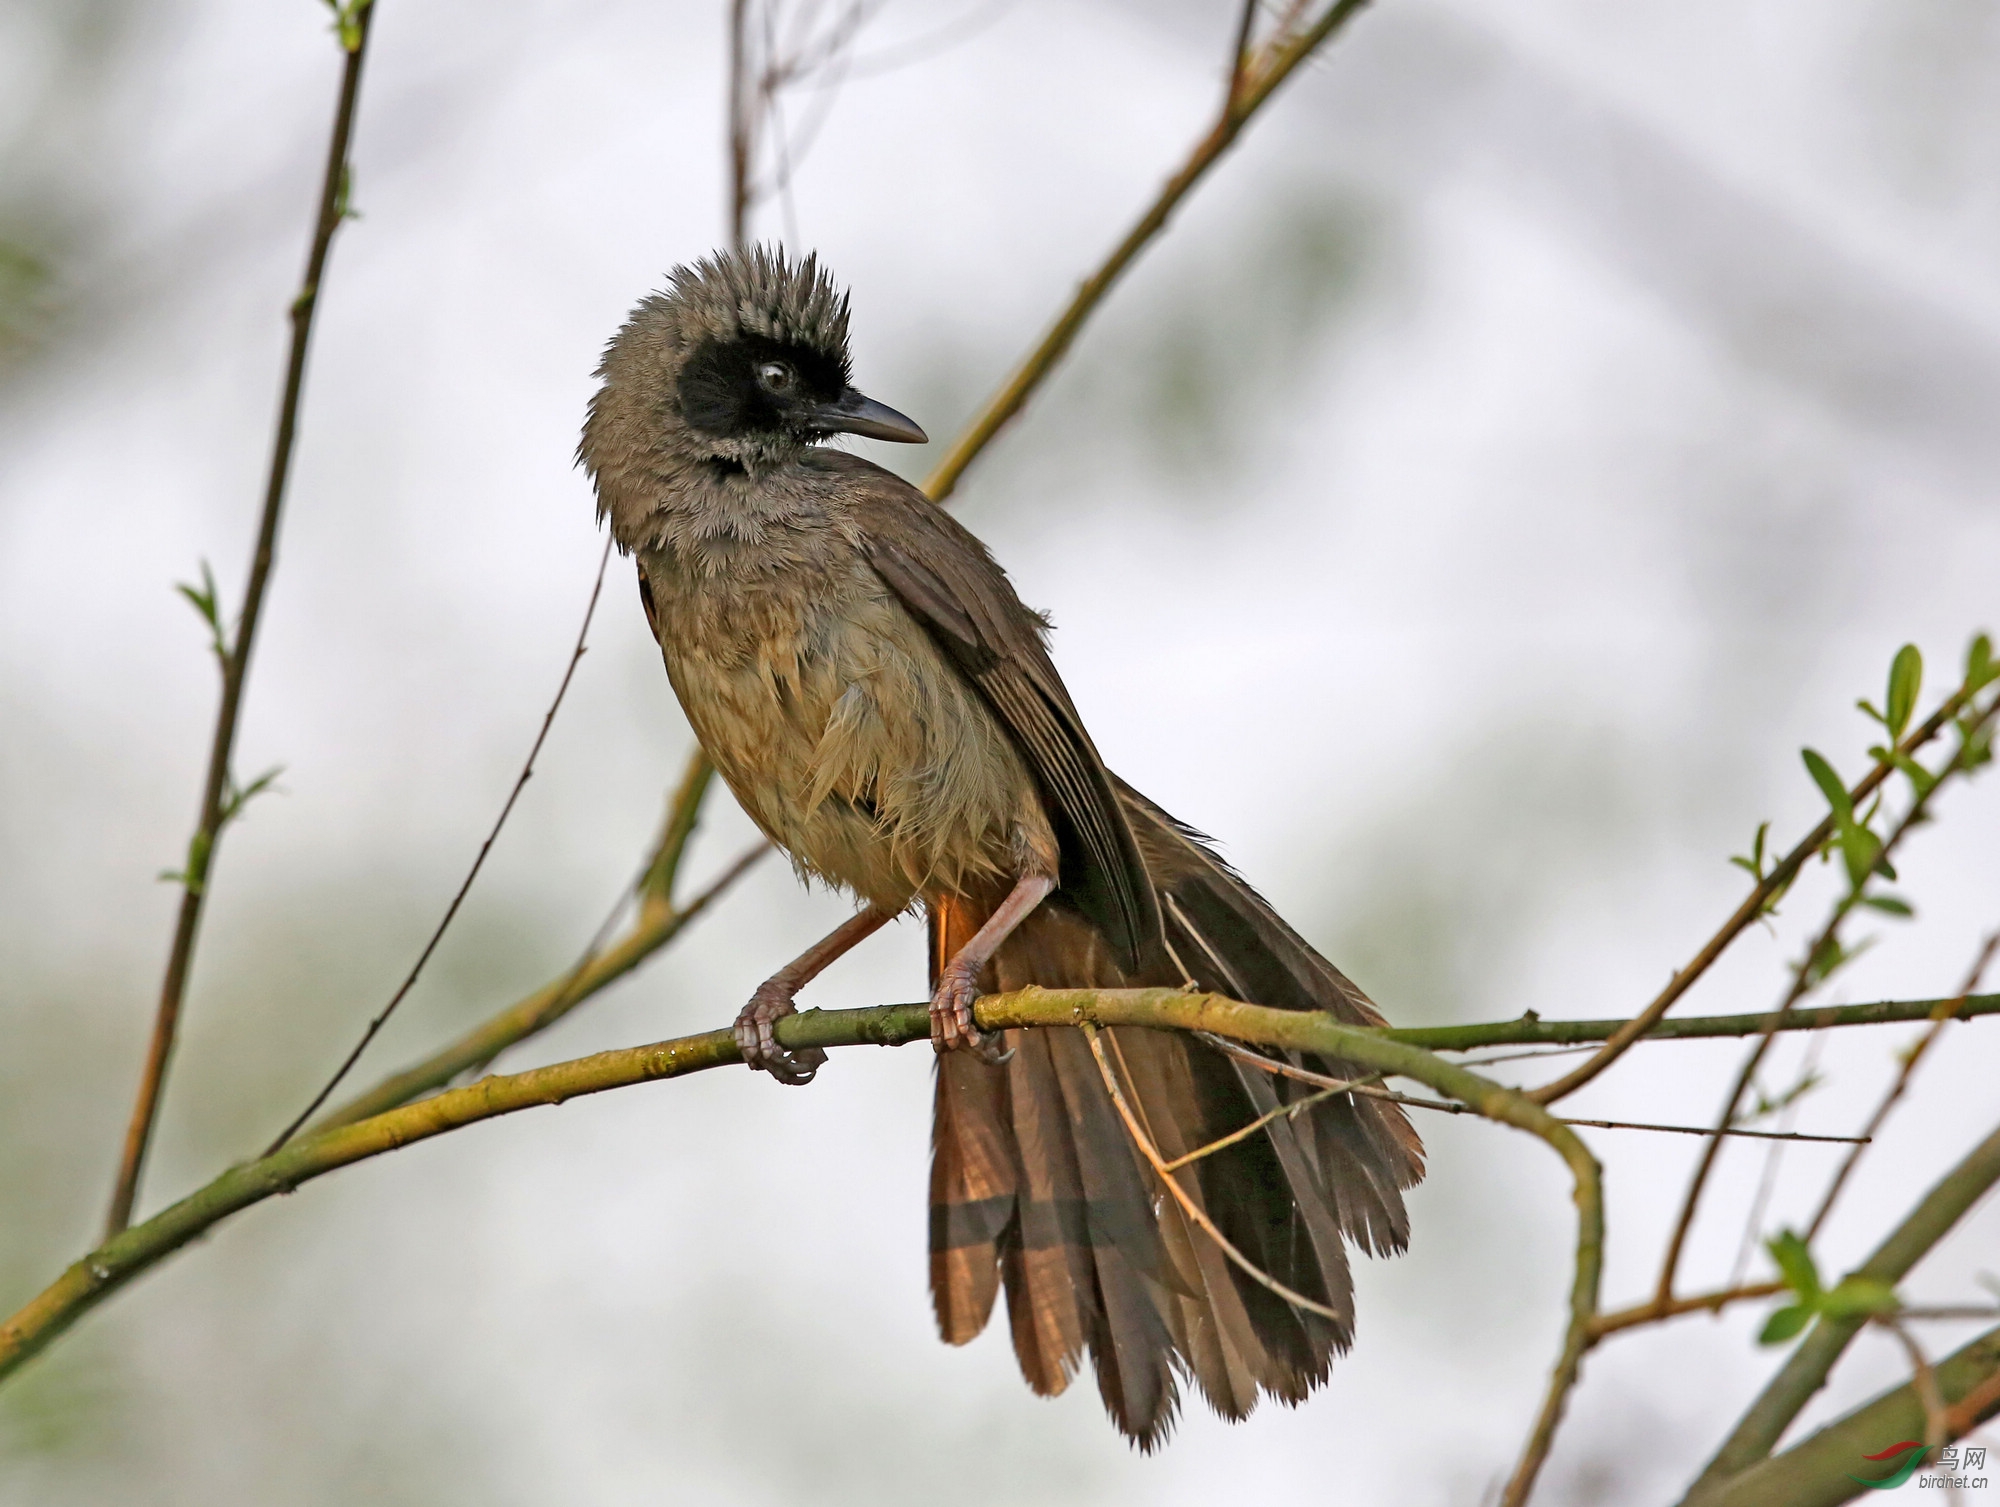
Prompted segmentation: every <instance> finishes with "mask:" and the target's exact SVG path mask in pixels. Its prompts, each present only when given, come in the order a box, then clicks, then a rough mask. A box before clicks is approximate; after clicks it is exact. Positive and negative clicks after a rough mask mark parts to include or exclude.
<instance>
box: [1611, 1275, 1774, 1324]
mask: <svg viewBox="0 0 2000 1507" xmlns="http://www.w3.org/2000/svg"><path fill="white" fill-rule="evenodd" d="M1783 1291H1785V1284H1784V1283H1782V1282H1749V1283H1745V1284H1744V1285H1743V1286H1741V1287H1725V1288H1723V1289H1721V1290H1720V1291H1718V1292H1705V1293H1698V1294H1696V1295H1694V1296H1692V1297H1686V1298H1674V1299H1671V1300H1670V1301H1668V1302H1665V1303H1662V1302H1660V1301H1659V1300H1658V1299H1657V1298H1653V1299H1648V1300H1647V1301H1646V1302H1644V1303H1640V1304H1638V1305H1637V1306H1636V1307H1632V1308H1619V1309H1615V1310H1613V1311H1612V1312H1610V1313H1607V1314H1603V1315H1601V1316H1600V1317H1599V1318H1598V1320H1597V1333H1598V1336H1599V1337H1600V1338H1602V1337H1603V1336H1605V1335H1611V1334H1617V1333H1619V1332H1620V1331H1622V1330H1626V1329H1636V1328H1638V1327H1639V1326H1640V1325H1641V1324H1657V1323H1660V1322H1661V1321H1662V1320H1665V1319H1676V1318H1679V1317H1680V1316H1681V1315H1682V1314H1684V1313H1720V1312H1722V1310H1723V1309H1725V1308H1728V1307H1729V1306H1731V1305H1732V1304H1735V1303H1743V1302H1747V1301H1749V1300H1750V1299H1752V1298H1768V1297H1771V1296H1773V1295H1774V1294H1776V1293H1781V1292H1783Z"/></svg>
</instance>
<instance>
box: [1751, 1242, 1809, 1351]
mask: <svg viewBox="0 0 2000 1507" xmlns="http://www.w3.org/2000/svg"><path fill="white" fill-rule="evenodd" d="M1764 1249H1766V1250H1767V1251H1769V1252H1770V1253H1771V1259H1772V1260H1773V1261H1775V1262H1777V1263H1778V1275H1779V1276H1781V1277H1783V1278H1784V1279H1785V1286H1787V1287H1789V1288H1790V1289H1791V1290H1792V1291H1793V1292H1795V1293H1797V1294H1798V1295H1799V1297H1800V1298H1801V1299H1803V1300H1804V1301H1805V1302H1807V1303H1811V1302H1813V1301H1815V1300H1816V1299H1817V1298H1818V1297H1819V1295H1820V1285H1819V1267H1818V1265H1817V1264H1816V1263H1815V1262H1814V1261H1813V1258H1812V1251H1811V1250H1810V1249H1809V1248H1808V1247H1807V1245H1806V1243H1805V1242H1804V1241H1803V1240H1801V1239H1799V1237H1798V1236H1797V1235H1795V1234H1793V1233H1792V1232H1791V1231H1790V1230H1780V1231H1778V1233H1777V1234H1775V1235H1773V1236H1772V1237H1771V1238H1770V1239H1769V1240H1767V1241H1765V1242H1764ZM1797 1332H1798V1331H1797V1330H1796V1329H1794V1330H1793V1333H1797Z"/></svg>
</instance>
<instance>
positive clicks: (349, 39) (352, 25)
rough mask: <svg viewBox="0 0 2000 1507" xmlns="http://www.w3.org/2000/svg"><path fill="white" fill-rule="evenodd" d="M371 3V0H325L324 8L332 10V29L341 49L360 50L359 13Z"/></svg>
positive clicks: (347, 50) (345, 50)
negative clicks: (338, 39)
mask: <svg viewBox="0 0 2000 1507" xmlns="http://www.w3.org/2000/svg"><path fill="white" fill-rule="evenodd" d="M372 3H373V0H326V8H327V9H328V10H330V11H332V12H333V31H334V35H335V36H337V37H339V38H340V46H341V50H342V51H344V52H358V51H360V49H361V14H362V12H363V11H365V10H367V9H368V7H369V5H370V4H372Z"/></svg>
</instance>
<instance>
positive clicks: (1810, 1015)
mask: <svg viewBox="0 0 2000 1507" xmlns="http://www.w3.org/2000/svg"><path fill="white" fill-rule="evenodd" d="M1951 1003H1955V1001H1951V1000H1943V999H1883V1000H1873V1001H1870V1002H1868V1003H1866V1004H1858V1005H1799V1006H1794V1007H1793V1009H1792V1011H1791V1013H1790V1014H1787V1015H1781V1014H1779V1013H1778V1012H1777V1011H1775V1010H1760V1011H1758V1012H1757V1013H1755V1014H1753V1015H1677V1016H1674V1017H1672V1018H1671V1019H1668V1020H1660V1021H1655V1022H1654V1023H1653V1024H1652V1025H1651V1026H1649V1027H1647V1029H1646V1031H1645V1033H1644V1034H1643V1035H1642V1036H1641V1037H1640V1038H1639V1040H1641V1041H1647V1042H1654V1041H1709V1040H1714V1039H1716V1038H1719V1037H1728V1036H1761V1035H1763V1034H1764V1032H1766V1031H1824V1030H1828V1029H1830V1028H1833V1027H1842V1026H1887V1025H1901V1024H1903V1023H1904V1022H1906V1021H1912V1020H1926V1019H1928V1018H1929V1017H1930V1016H1931V1015H1932V1014H1933V1012H1935V1011H1936V1010H1937V1008H1938V1007H1939V1006H1940V1005H1945V1004H1951ZM1984 1015H2000V994H1975V995H1973V996H1971V997H1970V998H1969V999H1967V1000H1966V1001H1965V1003H1964V1004H1963V1005H1961V1006H1960V1007H1959V1010H1958V1016H1957V1018H1958V1019H1960V1020H1970V1019H1972V1018H1973V1017H1975V1016H1984ZM1635 1018H1636V1017H1635ZM1631 1024H1632V1021H1631V1020H1616V1019H1613V1020H1543V1019H1542V1018H1541V1017H1540V1016H1539V1015H1535V1014H1533V1013H1530V1014H1527V1015H1522V1016H1517V1017H1516V1018H1515V1019H1513V1020H1492V1021H1479V1022H1476V1023H1472V1024H1468V1025H1462V1026H1386V1027H1382V1028H1381V1030H1382V1034H1383V1035H1384V1036H1386V1037H1388V1038H1389V1040H1391V1041H1401V1042H1405V1043H1407V1044H1408V1045H1410V1046H1413V1047H1422V1048H1424V1050H1426V1051H1429V1052H1470V1051H1475V1050H1478V1049H1479V1048H1481V1047H1490V1046H1507V1045H1513V1044H1517V1043H1518V1044H1523V1045H1525V1044H1527V1043H1531V1042H1551V1043H1553V1042H1579V1043H1581V1042H1598V1041H1608V1040H1610V1039H1611V1038H1612V1037H1613V1036H1616V1035H1617V1034H1618V1033H1619V1032H1620V1031H1622V1030H1624V1029H1625V1028H1626V1027H1627V1026H1629V1025H1631Z"/></svg>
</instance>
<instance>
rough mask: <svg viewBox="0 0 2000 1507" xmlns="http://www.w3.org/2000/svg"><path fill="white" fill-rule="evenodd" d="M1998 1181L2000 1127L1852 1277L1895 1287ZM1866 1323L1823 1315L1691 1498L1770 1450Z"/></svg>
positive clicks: (1753, 1406)
mask: <svg viewBox="0 0 2000 1507" xmlns="http://www.w3.org/2000/svg"><path fill="white" fill-rule="evenodd" d="M1996 1181H2000V1129H1996V1130H1995V1131H1994V1132H1993V1133H1992V1134H1991V1135H1989V1136H1988V1137H1987V1138H1986V1139H1985V1140H1984V1141H1982V1142H1980V1143H1979V1145H1977V1146H1975V1147H1974V1148H1973V1149H1972V1150H1971V1151H1970V1152H1968V1153H1967V1154H1966V1156H1965V1157H1964V1159H1963V1160H1961V1161H1960V1162H1959V1164H1958V1165H1957V1166H1956V1167H1954V1168H1952V1169H1951V1171H1950V1172H1948V1173H1946V1174H1945V1175H1944V1177H1942V1178H1941V1179H1939V1181H1938V1183H1937V1184H1936V1186H1934V1187H1933V1188H1932V1189H1931V1190H1930V1191H1929V1192H1928V1193H1926V1194H1925V1195H1924V1196H1923V1198H1922V1200H1920V1201H1919V1202H1918V1204H1917V1206H1916V1208H1914V1209H1912V1210H1911V1211H1910V1213H1909V1215H1908V1217H1906V1218H1905V1219H1904V1220H1903V1222H1902V1223H1901V1224H1900V1225H1898V1226H1897V1227H1896V1229H1895V1230H1894V1231H1893V1232H1892V1233H1891V1234H1890V1235H1889V1238H1888V1239H1886V1240H1884V1241H1883V1242H1882V1243H1881V1244H1880V1245H1879V1246H1877V1247H1876V1248H1875V1250H1874V1252H1873V1253H1872V1254H1871V1255H1870V1256H1869V1257H1868V1259H1867V1260H1866V1261H1864V1262H1862V1263H1861V1265H1860V1266H1858V1267H1856V1268H1855V1269H1854V1272H1853V1273H1852V1275H1853V1276H1855V1277H1858V1278H1862V1279H1864V1280H1867V1281H1872V1282H1880V1283H1882V1284H1883V1285H1884V1286H1888V1287H1893V1286H1895V1285H1896V1283H1898V1282H1900V1281H1901V1280H1902V1279H1903V1278H1904V1277H1905V1276H1906V1275H1908V1273H1909V1270H1910V1268H1911V1267H1913V1266H1915V1265H1916V1264H1917V1262H1918V1261H1919V1260H1920V1259H1921V1258H1922V1257H1923V1256H1924V1255H1925V1253H1927V1252H1928V1251H1929V1250H1930V1249H1931V1248H1932V1247H1933V1246H1935V1245H1936V1244H1937V1243H1938V1242H1939V1241H1940V1240H1942V1239H1943V1238H1944V1237H1945V1235H1946V1234H1947V1233H1949V1231H1950V1230H1951V1228H1952V1226H1953V1225H1955V1224H1957V1223H1958V1221H1959V1219H1960V1218H1961V1217H1962V1216H1963V1215H1964V1214H1965V1212H1966V1210H1968V1209H1970V1208H1971V1207H1972V1206H1973V1204H1975V1203H1976V1202H1978V1201H1979V1199H1980V1198H1981V1197H1983V1196H1984V1195H1985V1193H1986V1191H1987V1190H1988V1189H1989V1188H1991V1187H1992V1186H1993V1184H1994V1183H1995V1182H1996ZM1866 1322H1867V1316H1866V1315H1858V1316H1852V1317H1834V1316H1831V1315H1822V1316H1821V1317H1820V1318H1819V1319H1818V1320H1817V1321H1816V1322H1815V1323H1814V1325H1813V1327H1812V1329H1811V1330H1809V1331H1808V1332H1807V1334H1806V1337H1805V1338H1804V1339H1803V1340H1802V1341H1800V1343H1799V1345H1798V1348H1796V1349H1795V1350H1793V1351H1792V1353H1791V1355H1790V1356H1789V1357H1788V1358H1787V1359H1786V1361H1785V1364H1784V1365H1783V1366H1782V1367H1780V1368H1779V1371H1778V1374H1777V1375H1776V1376H1774V1377H1773V1378H1772V1379H1771V1381H1770V1384H1769V1385H1768V1386H1766V1387H1765V1388H1764V1390H1763V1392H1762V1393H1761V1394H1760V1395H1759V1396H1758V1398H1757V1400H1756V1401H1755V1402H1754V1403H1752V1404H1751V1406H1750V1408H1749V1410H1748V1411H1747V1412H1745V1413H1744V1415H1743V1417H1742V1419H1741V1420H1740V1421H1739V1422H1738V1423H1737V1425H1736V1427H1735V1429H1734V1430H1733V1431H1732V1432H1731V1433H1730V1436H1729V1438H1728V1439H1727V1440H1726V1441H1725V1442H1724V1443H1723V1445H1722V1448H1721V1449H1719V1450H1718V1451H1716V1454H1715V1458H1714V1459H1712V1460H1711V1461H1709V1463H1708V1465H1707V1467H1706V1468H1705V1469H1704V1470H1703V1471H1702V1473H1701V1476H1700V1478H1699V1479H1698V1480H1697V1481H1696V1482H1695V1485H1694V1489H1693V1491H1692V1492H1691V1496H1699V1495H1701V1493H1703V1492H1704V1491H1709V1490H1712V1489H1715V1488H1718V1487H1720V1486H1721V1484H1722V1483H1724V1482H1726V1481H1728V1480H1730V1478H1731V1477H1733V1476H1736V1475H1738V1474H1739V1473H1741V1472H1743V1471H1745V1470H1748V1469H1749V1468H1750V1467H1751V1466H1753V1465H1755V1464H1756V1463H1757V1462H1758V1461H1759V1460H1762V1459H1763V1458H1765V1457H1766V1456H1767V1455H1769V1454H1770V1452H1771V1450H1772V1448H1773V1447H1774V1446H1775V1445H1776V1444H1777V1442H1778V1440H1779V1438H1780V1436H1782V1435H1783V1434H1784V1432H1785V1430H1786V1429H1787V1428H1788V1427H1790V1426H1791V1422H1792V1420H1793V1419H1794V1418H1796V1417H1798V1415H1799V1411H1800V1409H1802V1408H1803V1407H1805V1405H1806V1404H1807V1403H1808V1402H1809V1401H1811V1400H1812V1396H1813V1394H1814V1393H1815V1392H1817V1391H1818V1390H1819V1389H1820V1388H1821V1387H1822V1386H1824V1385H1825V1384H1826V1378H1827V1373H1828V1372H1830V1371H1831V1370H1832V1369H1833V1366H1834V1363H1835V1362H1836V1361H1838V1360H1839V1359H1840V1357H1841V1355H1842V1354H1843V1353H1844V1352H1845V1351H1846V1349H1847V1346H1848V1344H1849V1343H1850V1342H1851V1341H1852V1340H1853V1338H1854V1336H1855V1335H1856V1334H1858V1333H1859V1332H1860V1330H1861V1326H1862V1325H1863V1324H1865V1323H1866Z"/></svg>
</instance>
